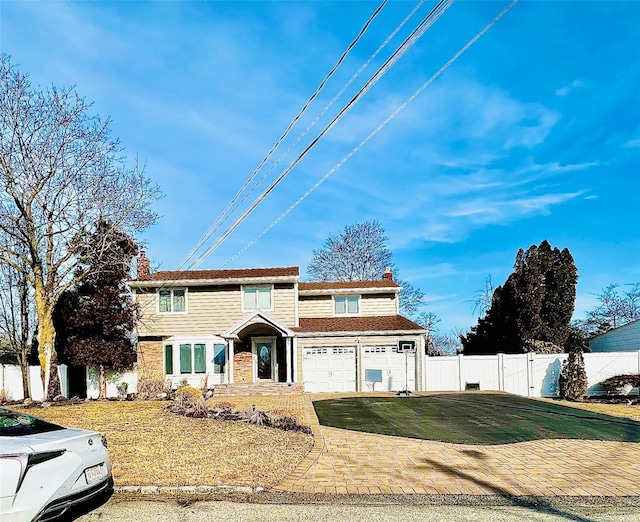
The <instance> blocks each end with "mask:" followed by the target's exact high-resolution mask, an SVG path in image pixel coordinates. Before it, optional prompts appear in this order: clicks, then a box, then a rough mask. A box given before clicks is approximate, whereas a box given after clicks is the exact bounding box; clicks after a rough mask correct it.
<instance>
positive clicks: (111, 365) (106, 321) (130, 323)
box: [55, 221, 138, 399]
mask: <svg viewBox="0 0 640 522" xmlns="http://www.w3.org/2000/svg"><path fill="white" fill-rule="evenodd" d="M107 237H109V239H108V240H107V239H106V238H107ZM86 247H87V249H88V252H87V258H88V259H91V260H92V262H91V266H89V267H88V268H89V275H88V276H87V277H85V278H84V279H83V280H82V281H81V282H80V283H79V284H78V285H76V286H75V287H73V288H72V289H70V290H68V291H67V292H65V294H64V295H63V297H62V298H61V300H60V302H59V305H58V306H57V308H56V314H55V321H56V329H57V331H58V332H59V334H58V343H57V348H58V350H59V351H61V352H62V353H63V354H64V357H65V358H68V359H69V361H70V362H71V363H72V364H74V365H78V366H88V367H89V368H92V369H94V370H95V371H97V373H98V390H99V392H98V393H99V395H98V397H99V398H101V399H103V398H105V397H106V391H107V381H106V373H107V371H108V370H127V369H130V368H131V367H132V366H133V363H134V362H135V361H136V349H135V338H134V335H133V332H134V327H135V319H136V306H135V303H134V302H133V300H132V298H131V295H130V293H129V292H128V291H127V289H126V287H125V282H126V281H127V280H128V279H129V277H130V273H129V272H130V268H131V263H132V260H133V258H134V257H135V255H136V254H137V251H138V249H137V246H136V244H135V243H134V242H133V241H132V240H131V238H130V237H129V236H127V235H126V234H125V233H123V232H121V231H119V230H118V229H117V228H116V227H114V226H113V225H111V224H110V223H108V222H106V221H100V222H99V223H98V225H97V227H96V231H95V233H94V234H93V235H92V236H90V237H89V239H88V241H87V246H86ZM105 247H108V248H109V250H108V252H104V251H103V249H104V248H105Z"/></svg>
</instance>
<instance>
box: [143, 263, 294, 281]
mask: <svg viewBox="0 0 640 522" xmlns="http://www.w3.org/2000/svg"><path fill="white" fill-rule="evenodd" d="M299 275H300V270H299V268H298V267H297V266H287V267H278V268H242V269H227V270H164V271H160V272H153V273H152V274H149V276H148V277H147V278H146V279H145V280H146V281H187V280H188V281H192V280H198V279H199V280H214V279H251V278H261V277H299Z"/></svg>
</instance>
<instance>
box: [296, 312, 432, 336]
mask: <svg viewBox="0 0 640 522" xmlns="http://www.w3.org/2000/svg"><path fill="white" fill-rule="evenodd" d="M410 330H415V331H416V332H417V331H424V328H423V327H422V326H420V325H419V324H416V323H414V322H413V321H411V320H409V319H407V318H406V317H403V316H401V315H388V316H374V317H326V318H325V317H312V318H309V317H306V318H302V317H301V318H300V326H299V327H297V328H293V331H295V332H299V333H303V332H308V333H312V332H322V333H328V332H393V331H410Z"/></svg>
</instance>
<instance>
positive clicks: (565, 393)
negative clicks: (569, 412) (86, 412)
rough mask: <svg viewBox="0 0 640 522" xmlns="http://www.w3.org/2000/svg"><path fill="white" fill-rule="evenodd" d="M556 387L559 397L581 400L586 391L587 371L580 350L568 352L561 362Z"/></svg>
mask: <svg viewBox="0 0 640 522" xmlns="http://www.w3.org/2000/svg"><path fill="white" fill-rule="evenodd" d="M558 387H559V389H560V397H561V398H563V399H566V400H568V401H581V400H582V398H583V397H584V396H585V394H586V393H587V372H586V370H585V368H584V357H583V356H582V350H580V349H578V350H573V351H571V352H569V357H568V358H567V360H566V361H564V362H563V363H562V370H560V377H559V379H558Z"/></svg>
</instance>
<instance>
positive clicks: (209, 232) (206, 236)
mask: <svg viewBox="0 0 640 522" xmlns="http://www.w3.org/2000/svg"><path fill="white" fill-rule="evenodd" d="M387 1H388V0H383V2H382V3H381V4H380V5H379V6H378V8H377V9H376V10H375V11H374V12H373V14H372V15H371V16H370V17H369V19H368V20H367V22H366V23H365V24H364V26H363V27H362V29H360V32H359V33H358V35H357V36H356V37H355V39H354V40H353V41H352V42H351V43H350V44H349V46H348V47H347V49H346V50H345V51H344V52H343V53H342V55H341V56H340V58H339V59H338V61H337V63H336V64H335V65H334V66H333V68H332V69H331V70H330V71H329V73H328V74H327V75H326V76H325V77H324V79H323V80H322V82H320V85H319V86H318V87H317V88H316V90H315V92H314V93H313V94H312V95H311V96H310V97H309V99H308V100H307V101H306V103H305V104H304V106H303V107H302V109H300V111H299V112H298V114H297V115H296V116H295V117H294V119H293V120H292V121H291V123H290V124H289V126H288V127H287V128H286V130H285V131H284V132H283V133H282V135H281V136H280V137H279V138H278V140H277V141H276V143H275V144H274V145H273V147H271V150H270V151H269V152H267V154H266V156H265V157H264V158H263V159H262V161H261V162H260V164H259V165H258V166H257V167H256V168H255V170H254V171H253V173H252V174H251V176H249V178H248V179H247V181H245V183H244V185H243V186H242V187H241V188H240V190H239V191H238V192H237V193H236V195H235V196H234V197H233V199H232V200H231V201H230V202H229V204H228V205H227V206H226V207H225V209H224V210H223V211H222V212H221V213H220V216H219V217H218V218H217V219H216V221H214V223H213V224H212V225H211V226H210V227H209V229H208V230H207V231H206V232H205V234H204V235H203V236H202V238H201V239H200V240H199V241H198V243H197V244H196V246H194V247H193V248H192V249H191V251H190V252H189V253H188V254H187V256H186V257H185V258H184V259H183V261H182V262H181V263H180V265H178V268H177V270H180V268H182V267H183V266H184V265H185V264H186V263H187V262H188V261H189V259H190V258H191V257H193V256H194V255H195V254H196V252H197V251H198V250H199V249H200V247H202V245H203V244H204V243H205V242H206V241H207V240H208V239H209V238H210V237H211V235H212V234H213V233H214V232H215V231H216V230H217V228H216V226H217V225H218V222H219V221H220V220H221V219H222V218H223V217H224V216H225V214H226V213H227V211H228V210H229V208H230V207H231V206H232V205H233V204H234V203H235V202H236V201H237V199H238V198H239V197H240V194H242V192H243V191H244V190H245V189H246V188H247V186H248V185H249V184H250V183H251V181H252V180H253V179H254V178H255V176H256V175H257V173H258V171H259V170H260V169H261V168H262V167H263V166H264V164H265V163H266V162H267V161H268V159H269V158H270V157H271V155H272V154H273V152H274V151H275V150H276V149H277V148H278V147H279V146H280V144H281V143H282V141H283V140H284V139H285V137H286V136H287V135H288V134H289V131H290V130H291V129H292V128H293V126H294V125H295V124H296V123H297V122H298V120H299V119H300V118H301V116H302V115H303V114H304V112H305V111H306V110H307V108H308V107H309V105H310V104H311V102H312V101H313V100H314V99H315V98H316V97H317V96H318V94H319V93H320V91H321V90H322V88H323V87H324V86H325V84H326V83H327V81H329V79H330V78H331V77H332V76H333V74H334V73H335V72H336V70H337V69H338V67H340V65H341V64H342V62H343V61H344V60H345V58H346V57H347V55H348V54H349V52H350V51H351V50H352V49H353V48H354V46H355V45H356V44H357V43H358V41H360V39H361V38H362V36H363V35H364V33H365V32H366V31H367V29H368V28H369V26H370V25H371V23H372V22H373V20H374V19H375V18H376V17H377V16H378V14H379V13H380V11H382V8H383V7H384V6H385V5H386V3H387Z"/></svg>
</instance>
